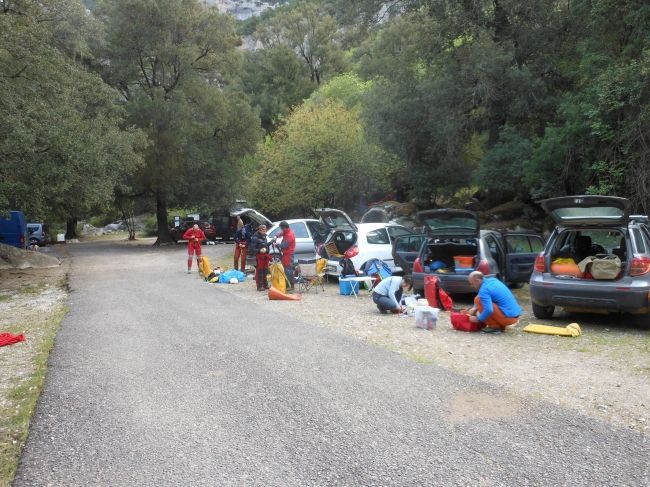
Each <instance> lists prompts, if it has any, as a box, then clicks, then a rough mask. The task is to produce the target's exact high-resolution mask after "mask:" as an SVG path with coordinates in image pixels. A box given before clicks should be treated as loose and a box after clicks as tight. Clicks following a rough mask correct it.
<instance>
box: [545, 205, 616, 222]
mask: <svg viewBox="0 0 650 487" xmlns="http://www.w3.org/2000/svg"><path fill="white" fill-rule="evenodd" d="M553 214H554V215H555V216H557V217H558V218H561V219H562V220H566V221H570V220H581V219H583V218H594V217H598V218H611V219H614V220H616V219H619V218H621V217H622V216H623V215H624V212H623V210H622V209H621V208H616V207H613V206H591V207H586V208H581V207H570V208H558V209H557V210H554V211H553Z"/></svg>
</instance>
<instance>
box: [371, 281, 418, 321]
mask: <svg viewBox="0 0 650 487" xmlns="http://www.w3.org/2000/svg"><path fill="white" fill-rule="evenodd" d="M405 289H406V290H409V291H410V290H411V289H413V281H412V280H411V276H404V277H400V276H391V277H387V278H385V279H382V281H381V282H380V283H379V284H377V285H376V286H375V288H374V289H373V290H372V300H373V301H374V303H375V304H376V305H377V308H378V309H379V312H380V313H382V314H387V313H388V312H391V313H401V312H402V311H403V308H402V306H400V304H399V302H400V301H401V299H402V293H403V292H404V290H405Z"/></svg>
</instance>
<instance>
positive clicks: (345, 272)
mask: <svg viewBox="0 0 650 487" xmlns="http://www.w3.org/2000/svg"><path fill="white" fill-rule="evenodd" d="M339 264H341V267H342V269H341V275H342V276H356V275H357V270H356V269H355V268H354V264H353V263H352V261H351V260H350V259H347V258H346V259H341V260H340V261H339Z"/></svg>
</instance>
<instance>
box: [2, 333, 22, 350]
mask: <svg viewBox="0 0 650 487" xmlns="http://www.w3.org/2000/svg"><path fill="white" fill-rule="evenodd" d="M24 341H25V335H24V334H23V333H19V334H18V335H14V334H13V333H0V347H4V346H5V345H13V344H14V343H18V342H24Z"/></svg>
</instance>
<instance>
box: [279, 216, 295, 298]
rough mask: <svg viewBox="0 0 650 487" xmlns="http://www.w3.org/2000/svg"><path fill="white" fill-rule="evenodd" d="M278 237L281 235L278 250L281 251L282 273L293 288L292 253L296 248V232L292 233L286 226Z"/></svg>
mask: <svg viewBox="0 0 650 487" xmlns="http://www.w3.org/2000/svg"><path fill="white" fill-rule="evenodd" d="M278 237H282V242H281V243H280V250H281V251H282V259H281V262H282V267H284V273H285V274H286V276H287V279H288V280H289V285H290V286H291V289H293V285H294V277H293V253H294V252H295V250H296V234H295V233H293V230H291V228H287V229H286V230H283V231H282V233H280V234H279V235H278Z"/></svg>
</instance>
